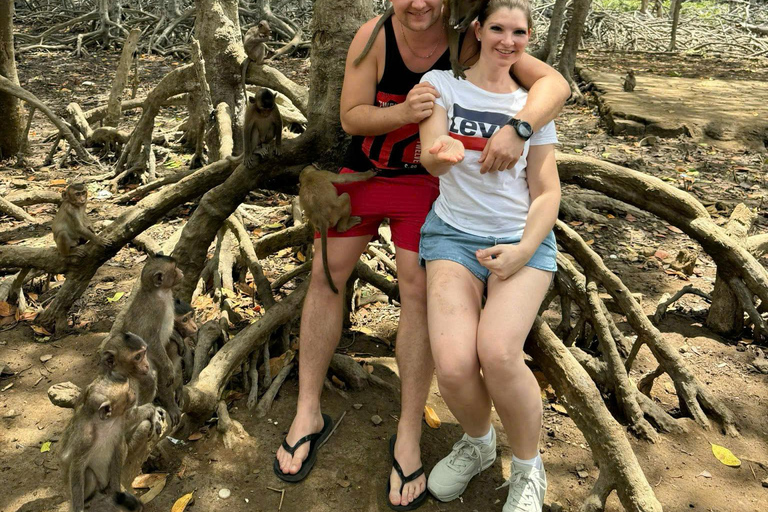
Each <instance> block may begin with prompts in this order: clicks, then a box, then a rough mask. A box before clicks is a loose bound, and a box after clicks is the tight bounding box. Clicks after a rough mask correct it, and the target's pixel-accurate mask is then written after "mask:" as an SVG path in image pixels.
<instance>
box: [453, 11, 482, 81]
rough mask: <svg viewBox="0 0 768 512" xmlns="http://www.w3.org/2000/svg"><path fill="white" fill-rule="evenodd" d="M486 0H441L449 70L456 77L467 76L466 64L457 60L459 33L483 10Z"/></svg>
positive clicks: (465, 29) (464, 30)
mask: <svg viewBox="0 0 768 512" xmlns="http://www.w3.org/2000/svg"><path fill="white" fill-rule="evenodd" d="M487 3H488V0H443V23H444V24H445V30H446V34H447V36H448V49H449V50H450V61H451V70H452V71H453V76H454V77H456V78H467V77H466V75H465V74H464V71H465V70H466V69H468V68H467V66H464V65H463V64H461V63H460V62H459V52H460V50H461V49H460V48H459V34H461V33H462V32H466V31H467V29H468V28H469V26H470V24H471V23H472V22H473V21H474V20H475V18H477V16H478V15H479V14H480V11H482V10H483V8H484V7H485V5H486V4H487Z"/></svg>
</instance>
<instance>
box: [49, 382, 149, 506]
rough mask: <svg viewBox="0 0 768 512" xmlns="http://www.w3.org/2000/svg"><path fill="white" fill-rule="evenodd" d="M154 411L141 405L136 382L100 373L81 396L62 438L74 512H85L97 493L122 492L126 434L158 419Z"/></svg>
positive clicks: (64, 463)
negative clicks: (139, 423) (146, 420)
mask: <svg viewBox="0 0 768 512" xmlns="http://www.w3.org/2000/svg"><path fill="white" fill-rule="evenodd" d="M154 413H155V411H154V407H153V406H151V405H149V406H147V407H141V408H138V407H136V393H135V392H134V390H133V388H132V386H131V381H130V380H129V379H122V378H119V377H117V376H113V375H110V374H107V375H100V376H98V377H96V379H95V380H94V381H93V382H91V383H90V384H89V385H88V386H87V387H86V388H85V391H83V393H82V394H81V395H80V398H79V399H78V402H77V405H76V406H75V413H74V415H73V416H72V419H71V420H70V422H69V424H68V425H67V428H66V429H65V430H64V434H63V435H62V438H61V455H60V458H61V465H62V469H63V473H62V474H63V475H64V478H65V479H66V482H67V486H68V488H69V489H70V492H71V495H70V498H71V505H72V508H71V510H72V512H82V511H83V510H84V509H85V504H86V503H87V502H89V501H90V500H91V499H92V498H94V497H95V496H96V495H97V494H98V493H105V494H112V495H114V494H115V493H118V492H120V474H121V472H122V468H123V462H124V461H125V455H126V450H127V448H126V431H127V430H128V429H129V428H130V426H131V425H135V424H137V423H138V422H139V421H142V420H143V419H145V418H146V419H149V418H151V417H153V416H154Z"/></svg>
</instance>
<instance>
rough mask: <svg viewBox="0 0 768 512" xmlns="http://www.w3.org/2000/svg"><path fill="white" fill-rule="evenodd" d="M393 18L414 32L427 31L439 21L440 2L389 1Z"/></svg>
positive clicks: (436, 0)
mask: <svg viewBox="0 0 768 512" xmlns="http://www.w3.org/2000/svg"><path fill="white" fill-rule="evenodd" d="M391 2H392V7H393V8H394V10H395V17H396V18H397V20H398V21H399V22H400V23H402V24H403V25H404V26H405V27H407V28H408V29H410V30H414V31H416V32H421V31H424V30H427V29H428V28H429V27H431V26H432V25H434V24H435V23H437V22H438V21H440V18H441V16H442V13H443V6H442V3H441V0H391Z"/></svg>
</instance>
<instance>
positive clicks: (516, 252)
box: [475, 244, 533, 281]
mask: <svg viewBox="0 0 768 512" xmlns="http://www.w3.org/2000/svg"><path fill="white" fill-rule="evenodd" d="M475 256H476V257H477V261H479V262H480V264H481V265H482V266H484V267H485V268H487V269H488V270H490V271H491V274H493V275H495V276H496V277H498V278H499V279H501V280H502V281H503V280H504V279H507V278H508V277H510V276H513V275H514V274H515V273H516V272H517V271H518V270H520V269H521V268H523V267H524V266H525V264H526V263H528V261H530V259H531V256H533V254H532V253H530V252H528V251H526V250H525V249H523V248H521V247H520V246H519V245H514V244H509V245H494V246H493V247H489V248H487V249H478V250H477V251H475Z"/></svg>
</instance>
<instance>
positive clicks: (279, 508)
mask: <svg viewBox="0 0 768 512" xmlns="http://www.w3.org/2000/svg"><path fill="white" fill-rule="evenodd" d="M267 489H269V490H270V491H275V492H279V493H280V505H278V506H277V512H280V510H281V509H282V508H283V498H285V489H275V488H274V487H267Z"/></svg>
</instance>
